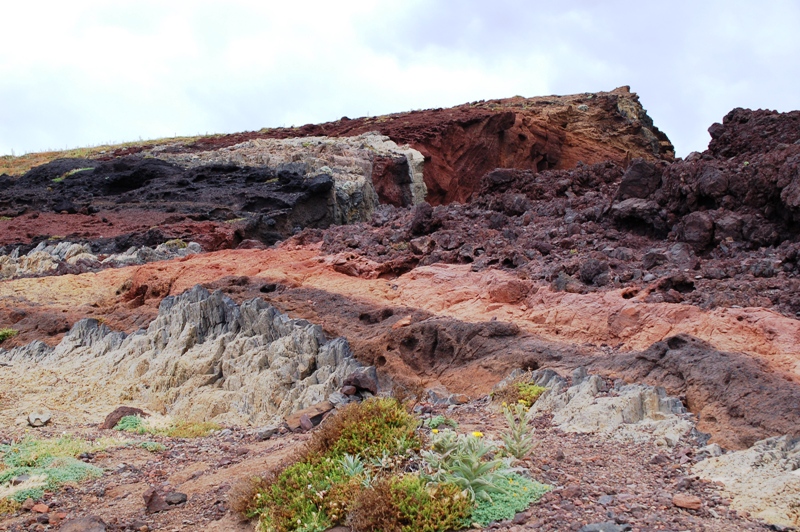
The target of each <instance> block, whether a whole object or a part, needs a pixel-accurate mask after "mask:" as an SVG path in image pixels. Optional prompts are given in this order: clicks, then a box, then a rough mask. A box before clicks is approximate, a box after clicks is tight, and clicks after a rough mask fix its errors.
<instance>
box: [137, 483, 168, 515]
mask: <svg viewBox="0 0 800 532" xmlns="http://www.w3.org/2000/svg"><path fill="white" fill-rule="evenodd" d="M142 498H144V504H145V507H146V508H145V513H148V514H152V513H156V512H163V511H164V510H169V505H168V504H167V501H165V500H164V498H163V497H162V496H161V495H159V494H158V493H157V492H156V490H155V488H150V489H148V490H147V491H145V492H144V494H142Z"/></svg>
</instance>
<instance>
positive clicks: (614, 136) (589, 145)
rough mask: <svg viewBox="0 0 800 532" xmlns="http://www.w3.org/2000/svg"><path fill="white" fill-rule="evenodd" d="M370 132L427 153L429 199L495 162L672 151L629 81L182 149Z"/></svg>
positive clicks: (557, 165)
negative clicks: (599, 89) (605, 89)
mask: <svg viewBox="0 0 800 532" xmlns="http://www.w3.org/2000/svg"><path fill="white" fill-rule="evenodd" d="M584 107H585V108H584ZM368 131H379V132H380V133H382V134H383V135H388V136H389V137H390V138H391V139H392V140H394V141H395V142H397V143H398V144H410V145H411V146H412V147H413V148H415V149H418V150H419V151H420V152H422V154H423V155H424V156H425V184H426V185H427V186H428V202H429V203H430V204H432V205H437V204H441V203H445V204H446V203H450V202H453V201H459V202H463V201H467V200H469V199H470V198H472V197H473V195H474V194H475V192H477V189H478V186H479V184H480V179H481V178H482V177H483V175H484V174H485V173H486V172H488V171H490V170H493V169H495V168H522V169H530V170H534V171H543V170H551V169H552V170H561V169H566V168H574V167H575V165H576V164H578V162H579V161H580V162H583V163H585V164H593V163H598V162H601V161H614V162H616V163H623V162H624V161H628V160H630V159H632V158H635V157H644V158H646V159H650V160H658V159H663V160H667V161H671V160H672V159H673V157H674V155H675V154H674V150H673V147H672V144H671V143H670V142H669V139H668V138H667V136H666V135H664V134H663V133H662V132H661V131H659V130H658V128H656V127H655V126H654V125H653V121H652V120H651V119H650V117H648V116H647V113H646V112H644V111H643V110H642V109H641V106H640V105H639V98H638V96H637V95H636V94H635V93H631V92H630V88H629V87H620V88H618V89H615V90H613V91H611V92H597V93H584V94H576V95H572V96H543V97H538V98H523V97H521V96H518V97H514V98H507V99H502V100H487V101H480V102H473V103H470V104H464V105H459V106H456V107H451V108H449V109H429V110H425V111H411V112H408V113H398V114H391V115H385V116H378V117H374V118H357V119H352V120H351V119H349V118H347V117H343V118H341V119H340V120H337V121H336V122H328V123H325V124H316V125H315V124H307V125H305V126H302V127H299V128H289V129H286V128H281V129H270V130H262V131H258V132H253V133H239V134H234V135H224V136H221V137H215V138H212V139H207V140H206V139H203V140H199V141H197V142H195V143H193V144H189V145H187V146H185V147H184V148H183V149H184V150H188V151H192V150H208V149H219V148H224V147H227V146H231V145H233V144H237V143H239V142H243V141H245V140H249V139H252V138H260V137H267V138H288V137H307V136H320V135H325V136H331V137H338V136H351V135H359V134H361V133H366V132H368Z"/></svg>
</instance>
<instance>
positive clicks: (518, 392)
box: [492, 372, 547, 408]
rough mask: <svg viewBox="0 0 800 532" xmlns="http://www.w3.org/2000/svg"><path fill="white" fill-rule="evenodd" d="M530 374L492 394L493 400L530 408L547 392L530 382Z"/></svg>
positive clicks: (516, 379)
mask: <svg viewBox="0 0 800 532" xmlns="http://www.w3.org/2000/svg"><path fill="white" fill-rule="evenodd" d="M530 379H531V374H530V372H528V373H525V374H523V375H520V376H519V377H517V378H515V379H514V380H512V381H511V382H510V383H508V384H507V385H505V386H503V387H502V388H501V389H499V390H496V391H494V392H492V399H493V400H494V401H500V402H502V403H505V404H515V403H521V404H523V405H525V406H527V407H528V408H530V407H531V406H532V405H533V403H535V402H536V401H537V400H538V399H539V397H541V395H542V394H543V393H544V392H546V391H547V388H545V387H543V386H537V385H536V384H534V383H532V382H531V381H530Z"/></svg>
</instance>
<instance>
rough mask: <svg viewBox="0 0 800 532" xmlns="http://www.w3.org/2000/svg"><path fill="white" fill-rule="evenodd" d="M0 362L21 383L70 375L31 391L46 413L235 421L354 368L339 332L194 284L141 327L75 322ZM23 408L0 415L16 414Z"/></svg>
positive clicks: (293, 402)
mask: <svg viewBox="0 0 800 532" xmlns="http://www.w3.org/2000/svg"><path fill="white" fill-rule="evenodd" d="M0 360H3V361H4V362H5V363H6V364H10V365H11V367H10V368H6V370H5V371H14V372H17V373H18V374H19V375H20V378H21V381H22V382H27V380H28V379H27V378H26V377H25V376H26V375H28V376H30V375H38V373H37V372H45V373H47V372H52V373H55V374H57V375H61V376H63V378H65V379H67V380H68V381H72V382H75V386H74V387H59V386H55V387H53V389H52V393H51V394H48V396H47V397H46V398H40V399H44V400H45V401H46V402H47V403H48V405H47V406H48V407H49V408H50V409H51V410H53V411H57V410H62V411H63V410H67V411H69V410H75V409H77V410H79V411H80V410H83V409H84V408H87V407H90V405H91V403H92V402H94V401H101V402H102V403H101V404H105V405H109V404H114V403H117V402H134V403H137V404H141V405H146V406H147V407H148V408H150V409H154V410H157V411H162V412H164V413H169V414H170V415H172V416H174V417H177V418H183V419H191V420H215V421H219V422H226V423H239V424H242V423H266V422H270V421H275V420H276V419H279V418H281V417H283V416H286V415H288V414H290V413H292V412H294V411H296V410H300V409H302V408H306V407H308V406H311V405H313V404H316V403H319V402H321V401H323V400H325V399H326V398H327V397H328V396H329V395H330V394H331V393H332V392H334V391H336V390H338V389H339V388H341V387H342V385H343V383H344V381H345V378H346V377H348V376H349V375H350V374H351V373H353V372H354V371H355V370H356V369H358V368H359V367H361V365H360V364H359V363H358V362H357V361H356V360H355V359H354V358H353V355H352V353H351V351H350V348H349V346H348V344H347V341H346V340H344V339H343V338H337V339H333V340H327V339H326V338H325V336H324V335H323V333H322V329H321V328H320V327H319V326H318V325H312V324H311V323H309V322H307V321H305V320H292V319H290V318H289V317H287V316H286V315H285V314H281V313H280V312H278V311H277V310H276V309H275V308H274V307H272V306H270V305H268V304H266V303H264V302H263V301H262V300H260V299H253V300H249V301H246V302H244V303H242V305H241V306H240V305H237V304H235V303H234V302H233V301H232V300H231V299H229V298H228V297H226V296H224V295H223V294H222V293H220V292H214V293H213V294H212V293H209V292H208V291H207V290H205V289H203V288H201V287H199V286H198V287H195V288H193V289H191V290H189V291H188V292H186V293H184V294H182V295H180V296H177V297H172V296H170V297H167V298H165V299H164V300H163V301H162V302H161V305H160V307H159V315H158V317H157V318H156V319H155V320H153V322H152V323H151V324H150V325H149V327H148V328H147V329H146V330H139V331H137V332H135V333H133V334H130V335H126V334H124V333H121V332H112V331H111V330H109V329H108V328H107V327H106V326H105V325H103V324H102V323H100V322H98V321H97V320H93V319H86V320H81V321H79V322H78V323H76V324H75V326H74V327H73V328H72V330H71V331H70V332H69V334H67V335H66V336H65V337H64V339H63V340H62V341H61V342H60V343H59V344H58V345H57V346H56V347H54V348H52V347H49V346H47V345H45V344H43V343H41V342H34V343H32V344H29V345H27V346H23V347H18V348H14V349H11V350H0ZM39 376H40V377H41V375H39ZM26 406H27V405H26V404H25V401H24V400H23V401H21V402H20V403H18V404H16V405H14V406H12V407H11V409H10V410H6V411H5V412H4V414H5V415H4V416H3V417H6V418H13V417H19V416H20V415H21V414H22V413H23V410H24V409H25V408H26ZM91 407H93V405H91Z"/></svg>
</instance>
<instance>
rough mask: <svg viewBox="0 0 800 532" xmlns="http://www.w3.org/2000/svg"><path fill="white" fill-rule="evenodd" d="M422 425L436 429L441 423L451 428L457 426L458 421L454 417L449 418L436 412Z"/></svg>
mask: <svg viewBox="0 0 800 532" xmlns="http://www.w3.org/2000/svg"><path fill="white" fill-rule="evenodd" d="M424 425H425V426H426V427H428V428H430V429H438V428H439V427H441V426H442V425H444V426H447V427H450V428H452V429H457V428H458V423H457V422H456V420H454V419H450V418H449V417H446V416H443V415H441V414H437V415H435V416H433V417H431V418H429V419H426V420H425V422H424Z"/></svg>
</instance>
